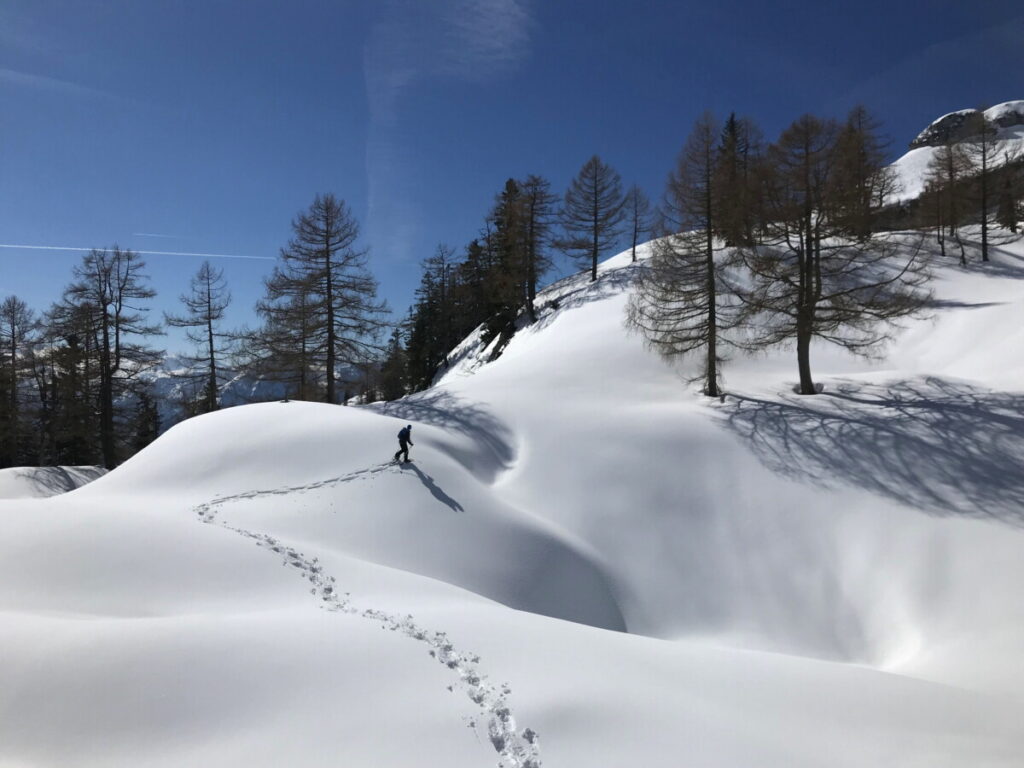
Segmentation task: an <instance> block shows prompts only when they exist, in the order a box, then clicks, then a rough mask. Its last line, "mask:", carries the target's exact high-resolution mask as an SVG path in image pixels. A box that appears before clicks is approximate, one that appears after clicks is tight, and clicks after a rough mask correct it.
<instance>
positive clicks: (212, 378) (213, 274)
mask: <svg viewBox="0 0 1024 768" xmlns="http://www.w3.org/2000/svg"><path fill="white" fill-rule="evenodd" d="M179 298H180V300H181V303H182V304H183V305H184V307H185V312H184V314H181V315H170V314H166V313H165V316H164V320H165V322H166V323H167V325H169V326H172V327H175V328H184V329H185V337H186V338H187V339H188V341H189V343H191V344H192V345H193V347H194V348H195V349H196V352H195V354H192V355H186V356H184V358H183V361H184V363H185V367H186V370H185V373H184V377H185V378H186V379H188V380H189V381H192V382H202V400H201V405H200V409H199V410H200V412H202V413H210V412H211V411H215V410H217V409H218V408H219V407H220V402H219V396H218V393H219V388H220V378H221V375H222V373H223V371H222V368H223V363H224V358H225V357H226V356H227V355H228V354H229V353H230V342H231V339H232V338H233V337H232V334H230V333H227V332H225V331H224V330H222V328H221V322H222V321H223V319H224V311H225V310H226V309H227V307H228V305H229V304H230V303H231V294H230V293H229V292H228V288H227V283H226V282H225V280H224V272H223V270H220V269H216V268H215V267H211V266H210V262H209V261H204V262H203V263H202V265H201V266H200V267H199V271H198V272H196V274H195V275H193V276H192V280H191V283H190V290H189V293H187V294H182V295H181V296H180V297H179Z"/></svg>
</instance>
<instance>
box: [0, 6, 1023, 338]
mask: <svg viewBox="0 0 1024 768" xmlns="http://www.w3.org/2000/svg"><path fill="white" fill-rule="evenodd" d="M1022 73H1024V9H1022V8H1021V6H1020V3H1019V0H1016V1H1015V2H1003V1H1002V0H986V2H984V3H968V2H952V1H932V2H928V1H922V2H916V3H900V2H887V3H876V2H860V3H849V2H843V3H828V2H774V3H761V2H741V1H740V0H719V1H718V2H715V3H713V4H712V3H692V2H685V1H680V2H671V3H669V2H647V1H645V0H630V1H625V0H623V1H622V2H568V1H565V0H546V1H543V2H542V0H476V1H472V0H372V1H371V0H361V1H359V2H355V1H351V2H346V1H343V0H334V1H333V2H329V1H328V0H293V1H292V2H284V1H283V0H282V1H281V2H265V1H263V0H247V2H241V1H240V0H236V2H224V1H221V0H179V1H176V2H172V1H171V0H107V1H105V2H99V1H93V0H2V2H0V104H2V106H0V244H2V245H35V246H74V247H85V248H89V247H103V246H109V245H112V244H114V243H118V244H120V245H121V246H125V247H131V248H134V249H138V250H152V251H170V252H179V253H180V252H186V253H214V254H230V255H239V256H256V257H264V258H258V259H229V258H218V259H215V260H214V261H215V263H216V265H217V266H219V267H221V268H223V269H224V271H225V274H226V276H227V278H228V281H229V283H230V285H231V289H232V293H233V295H234V299H235V303H234V306H233V308H232V314H231V318H230V319H231V321H232V322H233V323H242V322H251V321H252V313H251V306H252V304H253V303H254V302H255V300H256V299H257V298H258V296H259V295H260V294H261V290H262V278H263V276H264V275H265V274H267V273H268V272H269V271H270V269H271V267H272V265H273V261H272V260H271V259H273V258H274V257H276V255H277V252H278V249H279V248H280V247H281V246H282V245H283V244H284V243H285V242H286V241H287V239H288V236H289V230H290V227H289V225H290V222H291V220H292V218H293V217H294V215H295V214H296V213H297V212H299V211H300V210H302V209H304V208H305V207H306V206H308V205H309V203H310V202H311V201H312V199H313V197H314V196H315V195H316V194H317V193H318V192H327V191H330V192H333V193H334V194H336V195H338V196H339V197H342V198H344V199H346V200H347V201H348V202H349V204H350V205H351V207H352V209H353V211H354V212H355V214H356V216H357V217H358V219H359V220H360V222H361V224H362V229H363V237H362V242H363V244H364V245H366V246H368V247H369V248H370V251H371V265H372V269H373V271H374V273H375V275H376V276H377V278H378V280H379V281H380V284H381V294H382V296H383V297H385V298H386V299H387V300H388V302H389V304H390V305H391V306H392V308H393V309H394V310H395V311H396V317H397V316H400V315H401V314H403V313H404V312H405V310H406V309H407V307H408V305H409V302H410V301H411V299H412V295H413V290H414V289H415V286H416V284H417V283H418V280H419V266H418V265H419V262H420V260H421V259H422V258H424V257H426V256H428V255H430V253H431V252H432V251H433V250H434V248H435V246H436V245H437V244H438V243H439V242H445V243H448V244H450V245H452V246H455V247H456V248H459V249H461V248H462V246H463V245H465V243H466V242H468V241H469V240H470V239H471V238H472V237H473V236H474V235H475V234H476V232H477V230H478V228H479V226H480V223H481V221H482V218H483V216H484V214H485V213H486V211H487V209H488V207H489V206H490V203H491V200H492V198H493V195H494V194H495V193H496V192H497V191H498V190H500V188H501V186H502V184H503V183H504V180H505V179H506V178H508V177H510V176H514V177H522V176H525V175H526V174H529V173H537V174H541V175H544V176H546V177H548V178H549V179H550V180H551V181H552V184H553V188H554V189H555V190H556V191H558V192H559V193H561V192H562V191H563V190H564V188H565V186H566V185H567V183H568V181H569V179H570V178H571V177H572V176H573V175H574V174H575V172H576V171H577V170H578V168H579V166H580V165H582V163H583V162H584V161H585V160H586V159H587V158H588V157H589V156H590V155H591V154H593V153H598V154H600V155H601V156H602V158H604V159H605V160H606V161H608V162H610V163H611V164H612V165H613V166H615V167H616V168H617V169H618V170H619V172H620V173H621V174H622V177H623V179H624V181H625V182H626V183H627V184H629V183H633V182H636V183H638V184H640V185H641V186H642V187H643V188H644V189H645V190H646V191H647V192H648V194H649V195H650V196H651V197H652V198H657V197H658V196H660V194H661V191H662V186H663V183H664V179H665V176H666V174H667V173H668V171H669V169H670V167H671V164H672V162H673V160H674V158H675V155H676V153H677V152H678V150H679V147H680V146H681V144H682V142H683V140H684V139H685V138H686V135H687V133H688V132H689V129H690V127H691V126H692V124H693V121H694V120H695V119H696V118H697V117H698V116H699V114H700V113H701V112H702V111H703V110H705V109H711V110H713V111H715V112H716V113H717V114H718V115H720V116H724V115H726V114H728V112H730V111H736V112H737V113H739V114H745V115H749V116H751V117H753V118H754V119H755V120H756V121H757V122H758V123H759V124H760V125H761V126H762V128H763V129H764V132H765V134H766V136H767V137H769V138H772V137H774V136H775V135H777V133H778V132H779V130H780V129H781V128H783V127H785V125H786V124H788V123H789V122H790V121H792V120H793V119H794V118H795V117H797V116H798V115H800V114H802V113H804V112H815V113H821V114H831V115H836V116H841V115H842V114H843V113H844V112H845V111H846V110H847V109H848V108H849V107H850V106H852V105H853V104H855V103H857V102H862V103H864V104H865V105H866V106H867V107H868V108H869V109H871V110H873V111H874V112H875V113H876V114H877V115H878V117H880V118H881V119H882V120H883V122H884V125H885V128H886V130H887V132H888V133H889V134H890V136H891V137H892V138H893V151H894V153H896V154H898V153H899V152H901V151H902V149H903V148H904V147H905V145H906V143H907V142H909V141H910V140H911V139H912V138H913V136H914V135H915V134H916V132H917V131H918V130H920V129H921V128H923V127H924V126H925V125H926V124H927V123H928V122H930V121H931V120H932V119H933V118H935V117H937V116H939V115H941V114H943V113H945V112H949V111H952V110H954V109H961V108H964V107H969V106H977V105H984V104H990V103H998V102H1001V101H1007V100H1010V99H1020V98H1024V78H1022V76H1021V75H1022ZM80 258H81V254H80V253H74V252H58V251H41V250H27V249H11V248H0V296H5V295H8V294H12V293H13V294H17V295H19V296H21V297H22V298H24V299H25V300H26V301H28V302H29V303H30V304H31V305H33V306H34V307H35V308H37V309H40V310H42V309H45V308H46V306H48V305H49V304H50V302H52V301H53V300H55V299H56V298H57V297H58V296H59V294H60V290H61V288H62V287H63V285H65V284H66V283H67V282H68V280H69V279H70V276H71V268H72V266H73V265H74V264H75V263H76V262H77V261H78V260H79V259H80ZM201 261H202V258H201V257H195V256H157V255H154V256H151V257H148V259H147V262H148V265H149V273H150V274H151V276H152V278H153V285H154V287H155V288H156V290H157V291H158V294H159V296H158V299H157V301H156V302H155V304H154V306H155V307H156V308H157V309H164V308H167V309H171V310H176V307H175V303H176V298H177V296H178V294H180V293H181V292H182V291H184V290H185V289H186V287H187V283H188V278H189V276H190V275H191V274H192V273H194V272H195V270H196V269H197V268H198V267H199V264H200V263H201ZM176 344H177V341H176V339H175V338H174V337H172V338H168V339H167V340H166V346H168V347H171V348H174V347H175V346H176Z"/></svg>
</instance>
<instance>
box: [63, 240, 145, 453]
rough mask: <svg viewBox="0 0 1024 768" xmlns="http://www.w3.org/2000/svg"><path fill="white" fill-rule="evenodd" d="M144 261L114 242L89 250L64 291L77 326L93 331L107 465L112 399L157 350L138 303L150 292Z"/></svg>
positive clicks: (113, 440)
mask: <svg viewBox="0 0 1024 768" xmlns="http://www.w3.org/2000/svg"><path fill="white" fill-rule="evenodd" d="M145 266H146V264H145V262H144V261H143V260H142V259H141V258H140V257H139V255H138V254H137V253H135V252H134V251H130V250H127V249H124V250H122V249H121V248H118V247H117V246H114V247H113V248H112V249H110V250H93V251H90V252H89V253H88V254H86V255H85V256H83V257H82V262H81V263H80V264H78V265H77V266H76V267H75V269H74V278H75V279H74V282H72V283H71V285H69V286H68V287H67V288H66V289H65V291H64V298H63V303H64V304H65V305H66V308H67V309H68V310H69V312H68V313H67V314H68V316H69V317H71V318H74V317H76V316H77V317H79V318H80V320H82V321H84V328H83V330H85V332H86V333H87V334H91V335H92V336H93V339H92V347H93V349H95V369H94V370H95V372H96V378H97V380H98V386H97V399H98V410H99V433H100V450H101V453H102V458H103V465H104V466H105V467H107V469H113V468H114V467H116V466H117V463H118V451H117V433H116V427H115V411H114V401H115V399H116V398H117V396H118V395H120V394H121V393H122V392H125V391H126V390H128V389H129V387H130V385H131V384H132V382H133V380H134V379H137V377H138V376H139V375H140V374H141V373H143V372H145V371H146V370H149V369H150V368H152V367H153V366H155V365H156V364H157V362H158V361H159V359H160V357H161V354H162V353H161V352H159V351H157V350H155V349H153V348H151V347H149V346H148V345H147V344H146V343H145V339H146V338H147V337H149V336H153V335H156V334H159V333H160V329H159V328H158V327H157V326H154V325H150V324H148V323H147V322H146V313H147V312H148V311H149V310H148V308H146V307H145V306H144V303H145V302H147V301H148V300H149V299H152V298H153V297H154V296H155V295H156V292H155V291H154V290H153V289H152V288H150V287H149V285H148V277H147V276H146V274H145V273H144V271H143V270H144V269H145ZM75 310H77V312H76V311H75Z"/></svg>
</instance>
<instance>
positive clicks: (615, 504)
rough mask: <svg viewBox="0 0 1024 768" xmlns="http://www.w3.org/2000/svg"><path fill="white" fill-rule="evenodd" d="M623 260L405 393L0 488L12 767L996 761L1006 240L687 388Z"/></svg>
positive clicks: (1019, 491)
mask: <svg viewBox="0 0 1024 768" xmlns="http://www.w3.org/2000/svg"><path fill="white" fill-rule="evenodd" d="M1004 240H1006V238H1004ZM638 269H642V264H641V265H633V264H631V263H630V262H629V256H628V254H622V255H620V256H617V257H615V258H613V259H611V260H609V261H608V262H606V263H605V264H604V265H602V267H601V275H600V279H599V280H598V282H596V283H593V284H591V283H589V282H588V281H587V279H586V276H580V277H574V278H569V279H567V280H564V281H561V282H560V283H558V284H556V285H555V286H552V287H551V288H550V289H548V290H547V291H546V292H544V293H543V295H542V296H541V297H540V298H539V300H538V303H539V305H540V307H541V310H540V318H539V320H538V322H537V323H535V324H534V325H532V326H529V327H527V328H524V329H523V330H521V331H520V332H519V333H518V334H516V336H515V337H514V338H513V339H512V341H511V342H510V343H509V345H508V346H507V348H506V349H505V351H504V353H503V354H502V355H501V357H500V358H499V359H498V360H496V361H494V362H492V363H486V364H485V363H484V362H483V361H484V360H485V359H486V358H487V357H488V350H484V349H481V347H480V342H479V339H478V338H477V337H475V336H472V337H470V338H469V339H467V340H466V342H465V343H464V344H463V345H462V346H461V347H460V348H459V349H458V350H456V352H455V354H454V355H453V364H452V366H451V368H450V369H449V371H448V372H447V373H446V374H445V375H444V376H443V377H442V379H441V380H440V381H439V382H438V384H437V385H436V386H435V387H433V388H432V389H431V390H428V391H427V392H424V393H421V394H419V395H416V396H412V397H408V398H405V399H403V400H401V401H398V402H395V403H389V404H386V405H385V404H377V405H374V406H370V407H366V408H341V407H331V406H325V405H317V404H310V403H297V402H290V403H268V404H262V405H255V406H244V407H239V408H234V409H229V410H225V411H222V412H219V413H216V414H212V415H209V416H204V417H200V418H196V419H192V420H190V421H188V422H184V423H182V424H180V425H178V426H176V427H174V428H173V429H171V430H170V431H169V432H168V433H167V434H166V435H164V436H163V437H161V438H160V439H159V440H157V441H156V442H155V443H154V444H153V445H151V446H150V447H149V448H147V449H146V450H144V451H143V452H141V453H140V454H138V455H137V456H135V457H134V458H133V459H131V460H130V461H128V462H126V463H125V465H123V466H122V467H120V468H118V469H117V470H115V471H114V472H111V473H110V474H108V475H106V476H105V477H103V478H101V479H99V480H97V481H96V482H94V483H91V484H89V485H88V486H86V487H84V488H81V489H79V490H78V491H76V492H75V493H73V494H70V495H66V496H58V497H55V498H53V499H47V500H34V501H32V502H31V503H29V502H20V501H7V502H3V505H2V515H0V521H2V523H0V524H2V525H3V535H2V536H0V653H2V655H3V658H4V661H5V663H4V664H3V665H0V763H3V762H4V761H6V762H8V763H11V764H15V765H20V764H29V765H62V766H64V765H81V766H94V765H95V766H100V765H112V764H122V765H146V766H164V765H166V766H171V765H174V766H179V765H182V764H197V765H238V766H242V765H245V766H251V765H267V766H270V765H281V764H302V765H310V766H334V765H374V766H407V765H425V766H438V767H440V766H446V768H447V767H449V766H463V765H465V766H470V765H472V766H477V765H501V766H539V765H545V766H582V765H586V766H609V768H611V767H613V766H622V765H644V766H666V768H668V767H669V766H672V767H673V768H674V767H675V766H678V765H680V764H687V765H690V764H692V765H709V766H710V765H713V766H741V765H742V766H746V765H758V766H787V768H788V767H790V766H820V765H830V766H851V767H852V766H863V765H866V764H871V765H883V766H885V765H889V766H897V765H898V766H907V765H921V766H967V765H970V766H1013V765H1019V763H1020V755H1021V754H1022V750H1024V732H1022V731H1021V729H1020V714H1021V712H1022V710H1024V698H1022V694H1021V690H1024V671H1022V668H1021V665H1020V664H1019V652H1020V648H1021V647H1022V643H1024V603H1022V601H1021V600H1020V593H1021V590H1022V588H1024V557H1022V555H1024V533H1022V526H1021V523H1022V522H1024V519H1022V512H1021V510H1022V509H1024V477H1022V473H1021V472H1020V469H1019V468H1020V466H1021V462H1022V461H1024V420H1022V416H1021V414H1022V413H1024V409H1022V406H1024V336H1022V334H1024V330H1022V329H1024V322H1022V321H1024V296H1022V294H1021V290H1020V287H1021V285H1022V284H1024V283H1022V282H1021V281H1022V280H1024V243H1022V242H1021V241H1019V240H1018V241H1015V242H1009V241H1006V242H1003V244H1002V245H998V246H997V247H996V248H994V249H993V263H992V264H991V265H989V266H987V267H984V268H982V267H980V266H970V267H967V268H959V267H956V266H953V265H951V264H944V265H940V266H939V268H938V278H937V282H936V298H937V301H936V306H935V310H934V313H933V316H932V317H931V318H929V319H927V320H921V321H916V322H914V323H912V324H910V325H909V326H908V327H907V329H906V330H905V331H904V332H903V333H902V334H901V335H900V336H899V338H898V341H897V342H896V343H895V344H894V346H893V348H892V349H890V350H889V355H888V357H887V358H886V360H884V361H881V362H877V361H876V362H873V363H865V362H863V361H859V360H854V359H850V358H847V357H844V356H841V355H840V354H839V353H837V352H834V351H832V350H829V349H827V348H817V347H816V348H815V349H814V352H813V357H812V360H813V362H814V364H815V369H816V377H817V378H818V379H819V380H820V381H822V382H823V383H824V384H825V394H824V395H821V396H818V397H813V398H800V397H797V396H795V395H792V394H791V392H792V384H793V380H794V379H795V377H796V376H795V374H796V371H795V363H794V361H793V359H792V357H793V355H792V354H791V353H789V352H787V351H784V350H783V351H776V352H771V353H769V354H767V355H764V356H761V357H758V358H754V359H738V360H733V361H731V362H730V363H729V364H728V366H727V367H726V369H725V375H726V385H727V390H728V392H729V395H728V396H727V397H726V398H725V400H724V402H719V401H713V402H711V403H709V402H707V401H706V399H704V398H702V397H700V396H699V395H698V394H697V393H696V392H694V391H692V390H691V388H689V387H687V386H686V385H685V384H683V383H682V382H683V377H682V376H681V375H680V371H679V370H677V369H676V368H675V367H673V366H670V365H667V364H665V363H664V362H662V361H661V360H660V359H658V358H657V357H656V356H654V355H653V354H652V353H650V352H649V351H648V350H646V349H645V348H644V346H643V344H642V342H641V340H640V339H639V338H636V337H634V336H630V335H628V334H627V333H626V331H625V330H624V327H623V309H624V305H625V302H626V300H627V298H628V292H629V290H630V285H631V282H632V279H633V277H634V276H635V273H636V270H638ZM406 423H411V424H413V441H414V443H415V446H414V447H413V449H412V456H413V458H414V461H413V462H412V463H411V464H409V465H395V464H392V463H391V462H390V458H391V455H392V454H393V452H394V450H395V447H396V446H395V442H396V441H395V434H396V433H397V431H398V429H399V428H400V427H401V426H402V425H403V424H406ZM467 726H468V727H467ZM474 734H475V735H474Z"/></svg>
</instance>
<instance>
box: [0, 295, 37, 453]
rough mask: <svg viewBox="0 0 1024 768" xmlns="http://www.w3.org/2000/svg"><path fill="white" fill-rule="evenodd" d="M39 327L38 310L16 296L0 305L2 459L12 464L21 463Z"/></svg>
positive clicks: (0, 441)
mask: <svg viewBox="0 0 1024 768" xmlns="http://www.w3.org/2000/svg"><path fill="white" fill-rule="evenodd" d="M37 329H38V323H37V321H36V317H35V313H34V312H33V311H32V310H31V309H29V306H28V305H27V304H26V303H25V302H24V301H22V300H21V299H19V298H18V297H17V296H8V297H7V298H6V299H4V301H3V303H2V304H0V371H2V374H3V375H2V381H3V389H4V392H3V394H4V398H3V402H2V403H0V462H3V463H4V464H3V465H6V466H11V465H17V464H20V463H23V462H22V459H23V457H24V456H25V451H24V450H23V445H22V442H23V437H24V436H25V435H24V432H23V422H24V421H25V417H26V413H25V410H26V409H25V408H23V400H24V394H25V393H24V390H25V389H26V387H25V381H26V378H27V374H28V372H29V370H30V368H29V353H30V351H31V348H32V345H33V344H34V343H35V336H36V332H37Z"/></svg>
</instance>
